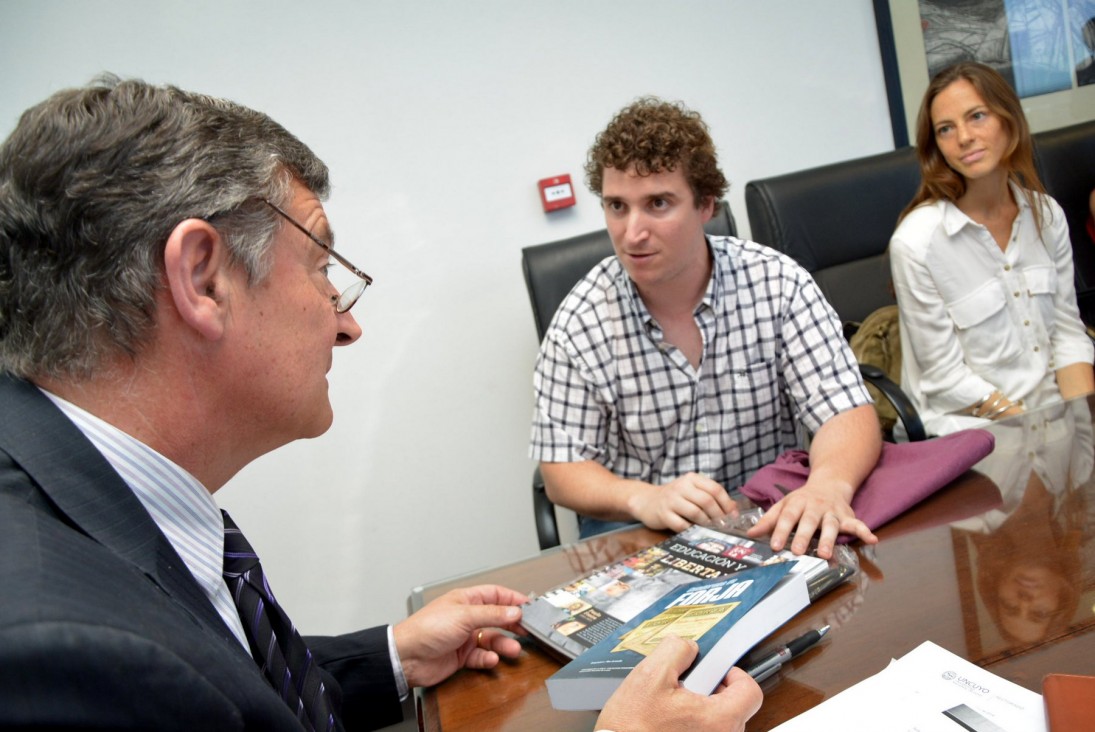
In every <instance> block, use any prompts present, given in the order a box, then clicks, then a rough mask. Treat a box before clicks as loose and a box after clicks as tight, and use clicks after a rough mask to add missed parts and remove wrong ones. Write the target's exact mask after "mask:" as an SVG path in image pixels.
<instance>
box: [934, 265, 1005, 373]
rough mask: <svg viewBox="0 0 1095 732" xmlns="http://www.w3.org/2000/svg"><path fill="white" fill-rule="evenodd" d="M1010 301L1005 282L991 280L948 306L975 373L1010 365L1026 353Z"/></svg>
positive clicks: (968, 361) (966, 356)
mask: <svg viewBox="0 0 1095 732" xmlns="http://www.w3.org/2000/svg"><path fill="white" fill-rule="evenodd" d="M1007 298H1008V293H1007V292H1006V291H1005V290H1004V286H1003V283H1001V282H999V281H997V280H990V281H988V282H986V283H985V284H984V285H982V286H981V287H980V288H978V289H977V290H974V291H973V292H971V293H970V294H968V295H966V296H964V297H962V298H960V299H958V300H955V301H954V302H952V303H949V304H948V305H947V311H948V312H949V313H950V316H951V319H952V320H953V321H954V328H955V332H956V333H957V334H958V340H959V342H960V343H961V345H962V352H963V354H964V355H965V358H966V363H968V364H969V365H970V366H971V367H973V368H974V369H975V370H978V369H977V367H978V366H981V367H993V366H998V365H1000V364H1003V363H1007V362H1009V361H1011V360H1012V359H1014V358H1017V357H1018V356H1019V355H1020V354H1021V353H1022V344H1021V343H1020V341H1019V336H1018V334H1017V333H1016V332H1015V326H1014V325H1013V323H1012V321H1011V317H1010V316H1009V314H1008V308H1007Z"/></svg>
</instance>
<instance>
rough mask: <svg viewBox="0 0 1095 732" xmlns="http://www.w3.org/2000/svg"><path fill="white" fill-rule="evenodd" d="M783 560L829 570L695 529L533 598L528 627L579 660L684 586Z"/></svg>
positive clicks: (800, 567)
mask: <svg viewBox="0 0 1095 732" xmlns="http://www.w3.org/2000/svg"><path fill="white" fill-rule="evenodd" d="M780 562H791V563H792V565H793V571H794V572H796V573H799V572H801V573H803V574H805V575H806V578H807V579H808V580H809V579H813V578H814V577H816V576H818V575H819V574H821V573H823V572H824V571H825V570H826V569H827V568H828V562H826V560H824V559H820V558H819V557H816V556H811V555H803V556H797V557H796V556H795V555H794V554H792V553H791V552H790V551H788V550H783V551H780V552H774V551H772V548H771V547H770V546H769V545H768V543H767V540H763V539H762V540H760V541H754V540H752V539H748V538H746V537H744V536H739V535H736V534H730V533H726V532H723V531H719V530H717V529H713V528H709V527H704V526H691V527H689V528H687V529H685V530H684V531H682V532H680V533H678V534H675V535H673V536H671V537H669V538H668V539H666V540H665V541H662V542H661V543H659V544H655V545H654V546H652V547H649V548H647V549H643V550H641V551H639V552H637V553H635V554H632V555H631V556H629V557H626V558H624V559H622V560H620V561H618V562H616V563H614V564H610V565H607V566H605V567H601V568H599V569H597V570H595V571H593V572H591V573H589V574H587V575H584V576H582V577H579V578H577V579H575V580H573V581H571V582H568V583H567V584H565V585H560V586H558V587H555V588H553V589H551V590H549V591H547V592H545V593H544V594H542V595H540V596H538V597H535V598H533V599H532V600H531V601H530V602H529V603H528V604H526V605H525V606H524V607H523V608H522V611H523V613H524V614H523V616H522V620H521V624H522V626H523V627H524V628H525V630H527V631H528V632H529V634H530V635H532V636H533V637H534V638H536V639H537V640H538V641H539V642H540V643H541V644H543V645H544V646H545V647H546V648H548V649H549V650H551V651H553V652H555V653H556V654H558V655H559V656H560V657H562V658H564V659H574V658H577V657H578V656H579V655H581V654H582V653H584V652H585V651H586V650H587V649H589V648H592V647H593V646H594V645H595V644H596V643H597V642H598V641H599V640H601V639H602V638H605V637H606V636H608V635H609V634H610V633H612V632H613V631H615V630H616V629H617V628H619V627H620V626H621V625H623V624H624V623H626V622H628V621H630V620H631V619H632V618H634V617H635V616H636V615H638V614H639V613H640V612H642V611H643V610H645V609H646V608H648V607H649V606H650V605H651V604H653V603H654V602H655V601H657V600H658V599H659V598H661V597H664V596H665V595H666V594H668V593H669V592H671V591H672V590H674V589H676V588H678V587H680V586H681V585H685V584H689V583H692V582H697V581H699V580H704V579H718V578H721V577H727V576H730V575H733V574H734V573H736V572H740V571H742V570H744V569H749V568H750V567H757V566H763V565H766V564H772V563H780Z"/></svg>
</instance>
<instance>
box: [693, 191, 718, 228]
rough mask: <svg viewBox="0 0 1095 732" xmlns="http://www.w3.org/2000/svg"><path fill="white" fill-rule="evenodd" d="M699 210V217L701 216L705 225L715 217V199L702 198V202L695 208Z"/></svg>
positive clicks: (710, 197)
mask: <svg viewBox="0 0 1095 732" xmlns="http://www.w3.org/2000/svg"><path fill="white" fill-rule="evenodd" d="M696 208H698V209H699V210H700V215H701V216H703V223H705V224H706V223H707V222H708V221H710V220H711V218H712V217H713V216H714V215H715V197H714V196H704V197H703V202H702V203H701V204H700V205H699V206H697V207H696Z"/></svg>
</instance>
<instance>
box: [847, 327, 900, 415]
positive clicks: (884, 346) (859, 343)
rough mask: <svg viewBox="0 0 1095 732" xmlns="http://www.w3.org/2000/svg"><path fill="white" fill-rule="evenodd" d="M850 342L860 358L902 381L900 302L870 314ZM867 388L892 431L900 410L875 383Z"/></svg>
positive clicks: (856, 355) (896, 380) (898, 382)
mask: <svg viewBox="0 0 1095 732" xmlns="http://www.w3.org/2000/svg"><path fill="white" fill-rule="evenodd" d="M849 343H850V345H851V347H852V353H853V354H855V358H856V361H858V362H859V363H862V364H868V365H870V366H877V367H878V368H880V369H882V371H883V372H884V373H885V374H886V376H888V377H889V378H890V380H891V381H893V382H894V383H895V384H900V383H901V332H900V329H899V325H898V318H897V306H896V305H886V306H885V307H881V308H879V309H878V310H875V311H874V312H873V313H871V314H870V315H868V316H867V318H866V320H864V321H863V322H862V323H860V324H859V328H858V329H857V330H856V331H855V333H853V334H852V336H851V338H849ZM867 391H868V392H870V394H871V399H873V400H874V408H875V411H876V412H878V421H879V422H880V423H881V424H882V430H883V432H886V433H887V434H889V433H891V432H892V431H893V427H894V425H895V424H896V423H897V411H896V410H895V409H894V408H893V405H892V404H891V403H890V400H889V399H887V398H886V397H885V396H883V395H882V392H880V391H879V390H878V389H876V388H875V387H874V386H872V385H871V384H867Z"/></svg>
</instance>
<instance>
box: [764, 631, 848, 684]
mask: <svg viewBox="0 0 1095 732" xmlns="http://www.w3.org/2000/svg"><path fill="white" fill-rule="evenodd" d="M828 632H829V626H828V625H825V626H822V627H821V628H818V629H817V630H809V631H807V632H805V633H803V634H802V635H800V636H799V637H798V638H795V639H794V640H793V641H791V642H790V643H788V644H787V645H785V646H780V647H779V648H777V649H776V650H774V651H772V652H771V653H769V654H768V655H767V656H765V657H764V658H762V659H761V660H760V661H758V662H757V663H755V664H753V665H752V666H750V667H749V668H747V669H745V672H746V673H747V674H749V675H750V676H752V677H753V680H754V681H756V682H757V683H758V684H759V683H760V682H762V681H764V680H765V679H767V678H768V677H769V676H771V675H772V674H774V673H775V672H776V671H779V670H780V668H781V667H782V666H783V664H785V663H787V662H788V661H790V660H791V659H792V658H794V657H796V656H801V655H802V654H803V653H805V652H806V651H808V650H809V649H811V648H813V647H814V646H815V645H817V642H818V641H819V640H821V639H822V638H823V637H824V636H825V634H826V633H828Z"/></svg>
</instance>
